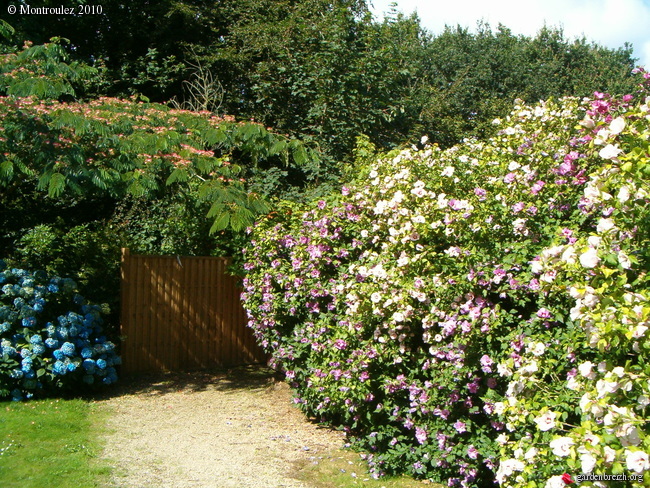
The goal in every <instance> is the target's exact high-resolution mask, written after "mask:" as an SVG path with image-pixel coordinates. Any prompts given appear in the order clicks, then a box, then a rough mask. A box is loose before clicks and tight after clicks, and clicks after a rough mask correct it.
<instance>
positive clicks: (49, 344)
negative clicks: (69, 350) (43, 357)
mask: <svg viewBox="0 0 650 488" xmlns="http://www.w3.org/2000/svg"><path fill="white" fill-rule="evenodd" d="M45 345H46V346H47V347H49V348H50V349H54V348H55V347H59V341H57V340H56V339H52V338H51V337H48V338H47V339H45Z"/></svg>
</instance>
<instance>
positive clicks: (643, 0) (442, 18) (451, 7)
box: [371, 0, 650, 68]
mask: <svg viewBox="0 0 650 488" xmlns="http://www.w3.org/2000/svg"><path fill="white" fill-rule="evenodd" d="M371 2H372V4H373V6H374V8H373V12H374V13H375V15H377V16H379V17H381V15H382V13H385V12H388V10H389V9H390V3H391V0H371ZM397 8H398V10H400V11H402V12H404V13H406V14H410V13H412V12H414V11H416V12H417V14H418V16H419V17H420V19H421V21H422V25H423V26H424V27H425V28H427V29H428V30H430V31H431V32H433V33H434V34H435V33H439V32H441V31H442V30H443V29H444V26H445V25H450V26H456V25H461V26H462V27H468V28H470V29H474V28H475V27H476V25H477V22H478V21H480V20H484V21H486V22H488V23H489V24H490V25H491V26H492V27H496V26H497V25H498V24H499V23H501V24H503V25H505V26H506V27H508V28H509V29H511V30H512V32H513V33H515V34H524V35H527V36H533V35H535V34H536V33H537V32H538V31H539V29H540V28H541V27H543V26H544V24H546V25H548V26H559V27H562V29H563V30H564V34H565V36H566V37H567V38H569V39H573V38H577V37H582V36H584V37H585V38H586V39H587V40H588V41H590V42H591V41H593V42H596V43H598V44H601V45H603V46H606V47H609V48H614V49H616V48H620V47H623V45H624V44H625V43H626V42H629V43H631V44H632V45H633V47H634V56H635V57H637V58H639V61H638V63H639V64H641V65H645V66H647V67H649V68H650V29H649V27H650V0H528V1H524V2H522V1H521V0H518V1H517V0H492V1H485V0H454V1H452V2H449V1H447V0H426V1H418V0H397Z"/></svg>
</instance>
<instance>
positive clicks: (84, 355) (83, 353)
mask: <svg viewBox="0 0 650 488" xmlns="http://www.w3.org/2000/svg"><path fill="white" fill-rule="evenodd" d="M92 355H93V350H92V349H91V348H89V347H84V348H83V349H82V350H81V357H82V358H84V359H88V358H90V357H92Z"/></svg>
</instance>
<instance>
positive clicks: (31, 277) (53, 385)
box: [0, 261, 120, 400]
mask: <svg viewBox="0 0 650 488" xmlns="http://www.w3.org/2000/svg"><path fill="white" fill-rule="evenodd" d="M0 287H1V288H0V348H1V349H0V353H1V356H0V398H1V397H8V396H11V397H13V399H15V400H20V399H22V398H25V397H26V398H30V397H32V396H34V395H38V394H41V393H51V392H53V391H57V390H72V389H76V390H78V389H80V388H82V387H87V386H88V385H94V384H106V385H109V384H111V383H113V382H115V381H117V373H116V370H115V366H116V365H118V364H120V358H119V357H118V356H117V355H116V352H115V345H114V344H113V343H111V342H109V341H108V340H107V339H106V337H105V336H103V335H102V318H101V315H102V310H101V307H100V306H98V305H90V304H87V303H86V300H85V299H84V298H83V297H82V296H81V295H79V294H77V293H76V285H75V283H74V281H72V280H70V279H66V278H63V279H62V278H59V277H56V276H53V277H50V276H47V275H46V274H45V273H43V272H39V271H37V272H34V273H32V272H29V271H26V270H22V269H6V266H5V263H4V262H3V261H0Z"/></svg>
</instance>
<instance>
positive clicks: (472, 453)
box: [467, 444, 479, 459]
mask: <svg viewBox="0 0 650 488" xmlns="http://www.w3.org/2000/svg"><path fill="white" fill-rule="evenodd" d="M478 455H479V452H478V449H476V448H475V447H474V446H473V445H471V444H470V445H469V446H468V447H467V456H468V457H469V458H470V459H477V458H478Z"/></svg>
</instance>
